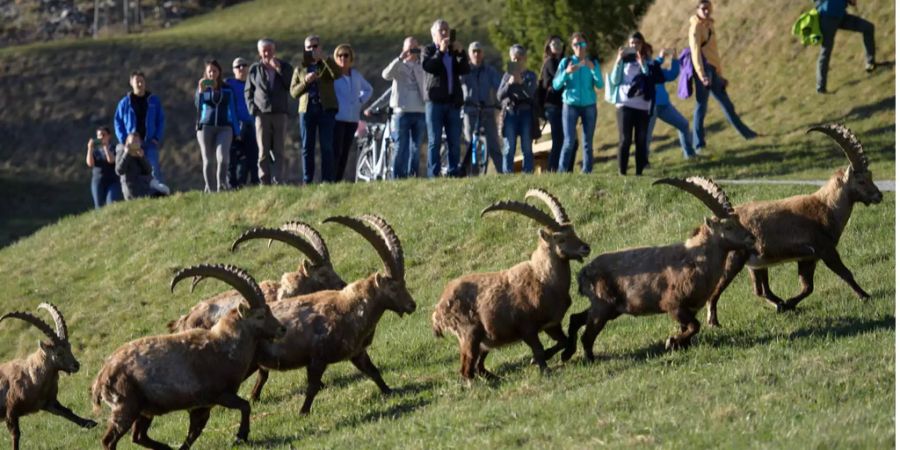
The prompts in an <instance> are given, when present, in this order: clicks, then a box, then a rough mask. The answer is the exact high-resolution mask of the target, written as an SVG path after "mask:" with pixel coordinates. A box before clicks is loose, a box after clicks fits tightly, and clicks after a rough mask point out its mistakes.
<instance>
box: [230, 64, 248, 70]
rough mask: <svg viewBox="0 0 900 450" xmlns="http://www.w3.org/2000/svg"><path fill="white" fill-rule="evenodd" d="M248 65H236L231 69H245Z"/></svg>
mask: <svg viewBox="0 0 900 450" xmlns="http://www.w3.org/2000/svg"><path fill="white" fill-rule="evenodd" d="M247 66H249V64H238V65H236V66H234V67H233V69H246V68H247Z"/></svg>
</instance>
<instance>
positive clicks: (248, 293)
mask: <svg viewBox="0 0 900 450" xmlns="http://www.w3.org/2000/svg"><path fill="white" fill-rule="evenodd" d="M191 277H193V278H194V281H193V283H192V284H191V286H192V287H193V286H194V285H196V284H197V282H198V281H200V280H202V279H204V278H217V279H219V280H221V281H224V282H225V283H228V284H229V285H231V286H232V287H234V288H235V289H236V290H237V291H238V292H240V293H241V295H242V296H243V297H244V299H245V300H246V301H245V302H244V303H241V304H240V305H239V307H237V308H234V309H232V310H230V311H229V312H228V314H226V315H225V316H223V317H222V318H221V320H219V321H218V322H217V323H216V324H215V325H214V326H213V327H212V329H210V330H205V329H194V330H188V331H183V332H180V333H174V334H169V335H163V336H151V337H145V338H142V339H138V340H135V341H132V342H129V343H127V344H125V345H123V346H121V347H119V348H118V349H117V350H116V351H115V352H113V354H112V355H110V356H109V357H108V358H107V359H106V362H105V363H104V365H103V368H102V369H100V373H99V374H98V375H97V378H96V380H94V384H93V386H92V388H91V391H92V394H91V400H92V402H93V404H94V410H95V412H98V413H99V409H100V406H101V402H103V403H106V404H107V405H108V406H109V407H110V409H112V414H111V415H110V418H109V427H108V428H107V430H106V433H105V434H104V435H103V439H102V441H101V443H102V445H103V448H104V449H111V448H116V444H117V443H118V441H119V439H121V438H122V436H123V435H124V434H125V433H126V432H127V431H128V429H129V428H132V425H133V433H132V439H133V441H134V443H135V444H138V445H141V446H144V447H148V448H168V446H166V445H165V444H162V443H160V442H157V441H155V440H153V439H151V438H150V436H149V435H148V434H147V432H148V430H149V428H150V424H151V422H152V421H153V417H155V416H159V415H163V414H167V413H170V412H173V411H179V410H188V411H189V412H190V426H189V430H188V435H187V438H185V441H184V444H183V445H182V446H181V448H183V449H186V448H189V447H190V446H191V445H192V444H193V443H194V441H195V440H197V438H198V437H199V436H200V433H202V432H203V428H204V427H205V426H206V422H207V421H208V420H209V413H210V410H211V409H212V407H213V406H216V405H218V406H223V407H225V408H229V409H238V410H240V411H241V423H240V427H239V428H238V432H237V439H238V440H239V441H246V440H247V438H248V437H249V435H250V403H248V402H247V401H246V400H244V399H242V398H240V397H239V396H238V395H237V391H238V388H239V387H240V385H241V382H242V381H244V379H245V378H246V376H247V374H248V373H249V371H250V369H251V366H252V364H253V361H254V358H255V355H256V352H257V348H258V345H259V344H260V343H261V342H263V341H266V340H270V339H273V338H277V337H280V336H283V335H284V331H285V330H284V327H283V326H281V324H279V323H278V321H277V320H276V319H275V317H273V316H272V312H271V311H270V310H269V307H268V306H267V305H266V302H265V298H264V297H263V293H262V290H260V288H259V285H258V284H256V281H254V280H253V278H252V277H251V276H250V275H249V274H247V273H246V272H244V271H243V270H241V269H239V268H237V267H234V266H227V265H207V264H201V265H198V266H194V267H189V268H186V269H182V270H180V271H178V272H177V273H176V274H175V277H174V278H173V279H172V290H173V291H174V290H175V286H176V285H177V284H178V282H180V281H181V280H183V279H185V278H191Z"/></svg>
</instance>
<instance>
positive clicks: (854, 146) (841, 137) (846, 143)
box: [806, 123, 869, 172]
mask: <svg viewBox="0 0 900 450" xmlns="http://www.w3.org/2000/svg"><path fill="white" fill-rule="evenodd" d="M813 131H818V132H820V133H824V134H826V135H828V137H830V138H831V139H834V142H836V143H837V144H838V146H840V147H841V150H843V151H844V154H845V155H847V159H848V160H849V161H850V165H851V166H852V167H853V171H855V172H866V171H868V170H869V158H868V157H867V156H866V154H865V153H864V152H863V146H862V143H861V142H859V139H858V138H857V137H856V135H855V134H853V132H852V131H850V129H849V128H847V127H845V126H844V125H842V124H839V123H832V124H828V125H817V126H814V127H812V128H810V129H808V130H806V132H807V133H810V132H813Z"/></svg>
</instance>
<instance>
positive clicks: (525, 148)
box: [503, 109, 534, 173]
mask: <svg viewBox="0 0 900 450" xmlns="http://www.w3.org/2000/svg"><path fill="white" fill-rule="evenodd" d="M517 137H518V138H520V140H521V141H522V172H526V173H531V172H534V155H532V153H531V110H530V109H524V110H518V111H515V110H508V111H506V112H505V113H504V114H503V141H504V142H503V173H513V164H514V163H515V156H516V138H517Z"/></svg>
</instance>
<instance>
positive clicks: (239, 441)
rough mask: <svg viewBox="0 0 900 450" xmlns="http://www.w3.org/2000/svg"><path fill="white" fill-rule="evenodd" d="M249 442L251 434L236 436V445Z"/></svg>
mask: <svg viewBox="0 0 900 450" xmlns="http://www.w3.org/2000/svg"><path fill="white" fill-rule="evenodd" d="M249 442H250V437H249V436H241V435H237V436H235V438H234V445H245V444H248V443H249Z"/></svg>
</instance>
